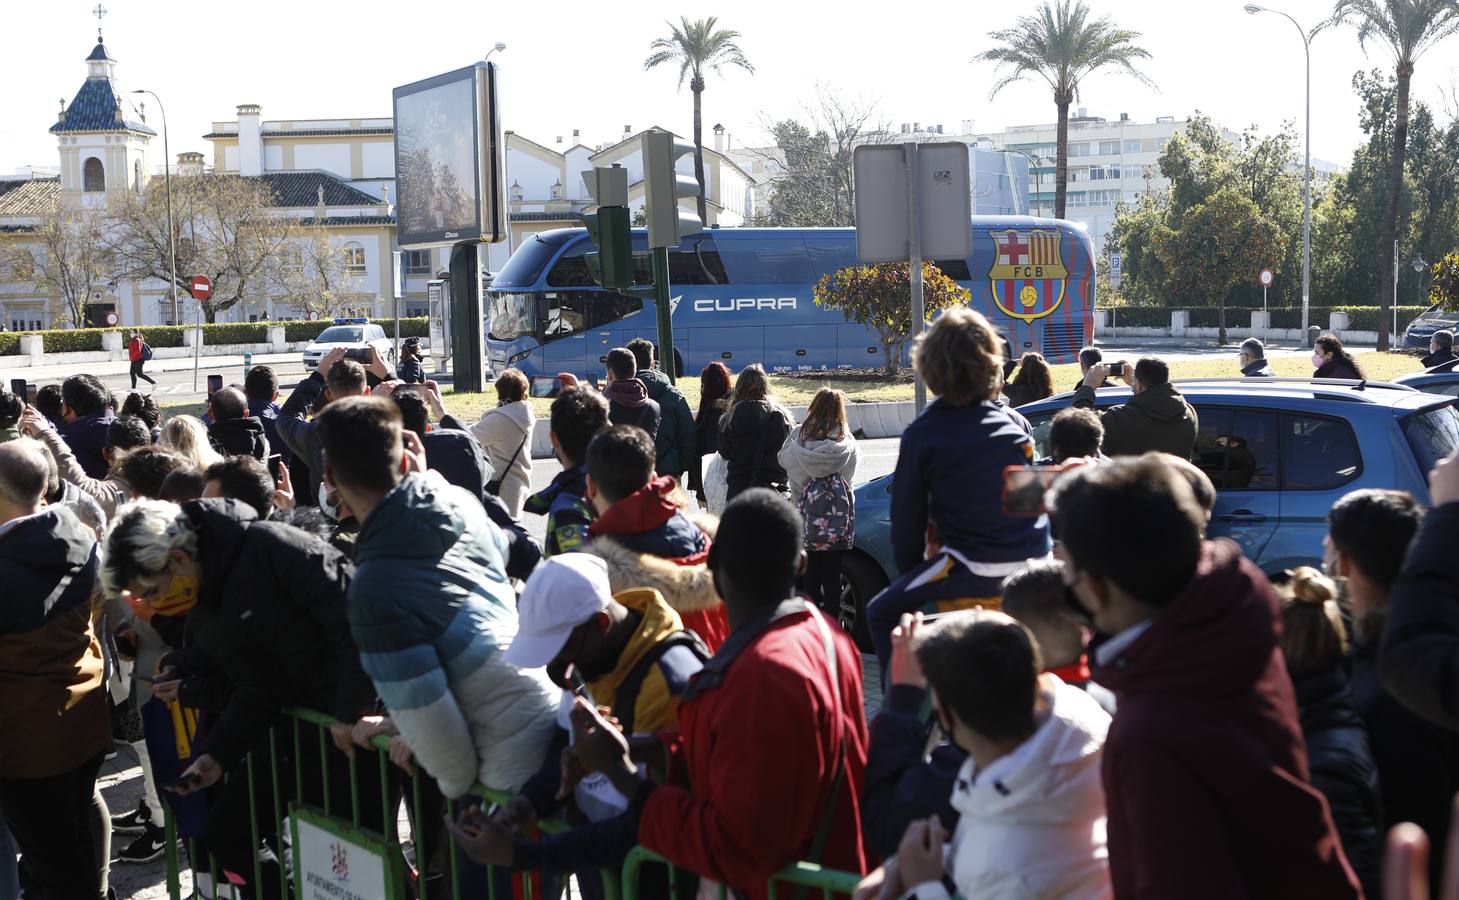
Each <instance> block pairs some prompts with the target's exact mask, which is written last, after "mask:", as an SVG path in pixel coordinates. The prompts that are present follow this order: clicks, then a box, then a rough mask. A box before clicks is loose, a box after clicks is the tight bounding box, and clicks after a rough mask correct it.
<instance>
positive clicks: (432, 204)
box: [394, 62, 506, 249]
mask: <svg viewBox="0 0 1459 900" xmlns="http://www.w3.org/2000/svg"><path fill="white" fill-rule="evenodd" d="M394 107H395V179H396V181H395V183H396V195H395V215H396V227H397V237H398V242H399V244H400V246H401V247H404V248H407V249H421V248H425V247H439V246H450V245H453V244H459V243H462V242H465V241H485V242H487V243H494V242H496V241H501V240H505V239H506V205H505V197H504V190H503V188H502V184H501V181H502V165H503V159H502V156H503V153H504V152H505V147H504V145H503V143H502V134H501V122H500V119H499V118H498V115H497V104H496V66H495V65H494V64H492V63H489V62H483V63H477V64H475V65H471V66H467V67H465V68H463V69H457V70H456V71H454V72H447V73H445V74H444V75H437V76H435V77H434V78H427V79H425V80H423V81H417V82H415V83H414V84H407V85H404V86H403V87H398V88H396V89H395V91H394Z"/></svg>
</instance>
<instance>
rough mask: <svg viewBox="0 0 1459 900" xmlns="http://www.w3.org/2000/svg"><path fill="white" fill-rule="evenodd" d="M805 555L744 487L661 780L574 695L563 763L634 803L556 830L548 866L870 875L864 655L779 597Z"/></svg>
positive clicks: (755, 879) (733, 506) (468, 843)
mask: <svg viewBox="0 0 1459 900" xmlns="http://www.w3.org/2000/svg"><path fill="white" fill-rule="evenodd" d="M801 546H802V534H801V519H800V515H799V514H798V513H797V512H796V510H795V508H794V507H792V506H791V505H790V504H789V503H788V502H786V501H785V500H784V499H782V498H781V497H780V496H779V495H778V494H775V493H774V492H772V491H769V490H765V489H761V488H756V489H751V490H747V491H745V492H744V493H743V494H741V495H739V496H738V497H736V498H735V499H734V501H733V502H731V503H730V504H729V506H727V507H726V508H725V512H724V517H723V518H722V520H721V522H720V529H719V535H718V537H717V538H716V540H715V543H714V546H713V549H711V550H710V555H709V568H710V570H711V571H712V572H713V574H714V580H715V584H716V585H717V586H718V588H719V594H720V596H721V597H723V598H724V602H725V605H726V606H727V607H728V610H729V623H730V629H731V633H730V637H729V640H727V641H726V642H725V643H724V645H723V646H722V647H720V649H719V652H717V653H716V654H715V655H714V657H713V658H712V659H710V660H709V662H707V663H705V665H704V669H703V670H702V671H701V672H700V673H699V674H698V675H696V676H695V677H694V679H693V680H692V681H690V682H689V687H688V688H687V689H686V690H685V692H684V693H683V695H682V696H681V697H680V702H679V728H680V733H681V735H682V737H681V738H680V739H679V741H678V742H677V743H676V744H675V745H674V746H673V747H672V748H671V760H670V766H669V777H668V779H667V782H668V783H665V784H655V783H652V782H650V781H648V780H646V779H645V778H644V777H643V776H641V775H640V774H639V772H638V769H637V766H636V765H635V763H634V762H633V761H632V759H631V758H630V756H629V746H628V742H627V739H626V738H624V736H623V734H622V732H620V731H619V730H618V729H616V728H614V727H613V726H612V725H611V724H610V723H609V722H608V721H607V720H605V719H604V718H603V717H602V716H601V715H599V714H598V712H597V710H595V709H593V708H592V707H591V706H589V705H588V704H587V703H586V701H583V700H579V701H578V705H577V707H576V708H575V709H574V711H573V731H574V738H573V746H572V749H573V753H574V754H575V755H576V757H577V759H578V761H579V763H580V765H575V766H573V767H572V768H577V769H581V770H583V771H597V772H602V773H603V774H604V775H605V776H607V778H608V779H609V780H610V781H611V782H612V784H613V786H614V787H615V788H617V789H618V791H619V792H620V793H622V794H623V795H624V796H626V797H629V798H630V802H629V808H628V811H627V812H626V813H624V814H623V815H621V816H619V817H617V818H616V819H611V820H608V821H606V822H598V823H594V824H593V825H590V826H585V827H583V828H578V829H574V830H573V831H572V832H569V833H568V834H566V835H557V836H555V837H554V839H553V841H552V844H553V846H552V850H553V859H554V860H555V864H556V865H560V866H561V867H570V866H575V865H577V864H580V863H583V862H587V863H591V864H593V865H598V866H612V865H616V864H618V863H621V862H622V858H623V856H624V855H626V854H627V852H628V850H630V849H631V848H632V846H633V844H634V843H635V842H637V843H641V844H642V845H643V846H645V847H647V848H648V849H650V850H653V851H654V852H656V853H659V854H661V855H662V856H664V857H666V858H667V859H668V860H669V861H670V862H671V863H674V864H675V865H677V866H679V867H681V868H684V869H687V870H689V871H691V872H695V873H698V874H700V875H702V876H705V877H707V878H710V879H712V880H714V881H716V882H720V883H722V884H724V885H726V886H727V887H729V888H731V889H733V890H735V891H738V892H740V893H742V894H744V895H746V896H748V897H749V898H751V900H764V898H766V897H767V896H768V890H767V883H768V881H769V879H770V877H771V876H772V875H773V874H775V872H777V871H778V870H780V869H781V868H783V867H785V866H786V865H788V864H790V863H793V862H796V861H797V860H807V861H811V862H818V863H820V864H822V865H824V866H826V867H827V868H831V869H840V870H846V871H851V872H858V873H864V872H865V871H866V854H865V851H864V850H863V847H862V837H861V824H860V823H861V816H860V812H861V810H860V799H859V798H860V795H861V786H862V782H863V771H864V769H865V767H866V721H865V718H864V717H863V714H862V696H861V656H860V654H859V653H858V652H857V650H856V647H855V646H854V645H853V644H852V643H851V640H850V639H849V638H848V637H846V635H845V634H844V633H843V632H841V631H840V630H839V629H838V628H837V627H836V626H835V625H833V624H831V623H829V622H827V621H826V619H825V617H824V616H822V615H821V614H820V612H818V611H817V610H816V609H815V608H814V607H813V606H811V605H810V604H808V603H806V602H805V601H804V600H800V599H786V598H789V597H793V596H794V592H795V576H796V573H797V572H798V571H799V569H800V568H801V567H802V566H803V565H804V552H803V551H802V550H801ZM684 785H688V786H684ZM452 830H453V833H454V835H455V837H456V840H457V842H458V843H460V844H461V845H462V846H463V848H464V849H465V850H466V852H467V854H468V855H470V856H471V857H472V858H473V859H475V860H477V861H479V862H483V863H490V864H495V865H512V864H513V863H514V862H521V861H523V860H518V859H517V857H518V856H519V855H522V856H523V857H524V858H525V853H526V850H527V848H526V847H524V846H523V845H521V844H518V845H516V846H515V847H514V846H513V843H512V839H511V835H510V833H508V832H507V831H506V829H505V828H504V827H502V826H499V825H496V824H493V823H491V822H488V821H486V820H485V819H483V818H482V817H481V816H480V815H479V813H475V812H467V813H465V814H463V816H462V818H461V820H460V821H459V822H457V823H454V825H453V829H452Z"/></svg>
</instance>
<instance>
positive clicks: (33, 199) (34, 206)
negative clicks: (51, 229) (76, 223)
mask: <svg viewBox="0 0 1459 900" xmlns="http://www.w3.org/2000/svg"><path fill="white" fill-rule="evenodd" d="M60 196H61V179H59V178H28V179H24V180H14V179H12V180H4V181H0V216H38V215H40V214H42V213H44V212H45V211H46V210H47V209H50V207H51V205H52V204H53V203H55V202H56V199H57V198H58V197H60Z"/></svg>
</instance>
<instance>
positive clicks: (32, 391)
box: [25, 384, 40, 406]
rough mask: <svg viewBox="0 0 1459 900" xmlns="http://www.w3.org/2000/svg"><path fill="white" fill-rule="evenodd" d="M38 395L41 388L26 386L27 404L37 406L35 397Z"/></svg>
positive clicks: (31, 385)
mask: <svg viewBox="0 0 1459 900" xmlns="http://www.w3.org/2000/svg"><path fill="white" fill-rule="evenodd" d="M38 393H40V388H38V387H36V386H35V385H33V384H27V385H26V386H25V402H26V403H29V404H30V405H31V406H35V395H36V394H38Z"/></svg>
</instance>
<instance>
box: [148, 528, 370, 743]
mask: <svg viewBox="0 0 1459 900" xmlns="http://www.w3.org/2000/svg"><path fill="white" fill-rule="evenodd" d="M182 509H183V514H184V515H186V516H187V517H188V518H189V519H191V520H192V522H193V525H194V528H195V529H196V533H197V538H198V548H197V562H198V564H199V566H200V568H201V570H202V575H201V578H202V584H201V588H200V590H199V593H198V603H197V606H196V607H195V608H194V609H193V611H192V612H191V613H189V614H188V615H187V619H186V631H185V639H184V643H185V644H186V646H185V647H184V648H183V649H182V650H180V651H178V652H177V653H174V654H171V655H169V656H167V657H164V658H163V660H162V665H164V666H168V665H172V666H176V667H177V668H178V670H179V673H181V674H184V675H186V674H190V673H197V674H209V673H210V672H211V671H215V670H216V671H221V673H222V674H223V675H225V676H226V677H227V679H228V682H229V683H230V684H231V686H232V693H231V695H230V696H229V697H228V700H227V703H226V705H225V706H224V708H223V711H222V713H221V714H220V715H219V716H218V717H217V718H216V719H214V720H213V722H212V724H211V726H210V730H209V732H208V736H207V737H206V738H205V739H204V740H203V743H202V746H201V747H200V748H199V750H200V752H202V753H207V754H210V755H211V756H212V757H213V758H214V759H216V760H218V762H219V763H220V764H221V765H222V766H223V767H224V768H225V769H226V768H228V767H230V766H232V765H233V764H235V763H237V762H238V761H239V760H240V759H241V758H242V757H243V756H244V754H245V753H247V752H248V751H249V750H250V749H251V748H253V747H254V746H255V745H257V744H258V743H259V742H260V741H263V740H265V739H266V737H267V735H268V726H269V725H271V724H273V723H274V721H275V719H276V718H277V717H278V715H279V712H280V710H282V709H283V708H284V707H286V706H302V707H307V708H309V709H314V710H318V711H320V712H324V713H328V714H330V715H333V716H334V717H336V718H338V719H340V720H341V721H345V722H354V721H355V720H356V719H358V718H359V717H360V715H362V714H366V713H369V712H371V711H372V710H373V707H374V699H375V689H374V686H373V685H372V684H371V682H370V679H369V678H368V677H367V676H366V675H365V673H364V670H363V669H361V668H360V657H359V652H358V651H357V650H356V649H355V643H354V639H353V638H352V637H351V636H350V628H349V622H348V620H347V619H346V614H345V605H346V592H347V591H348V589H349V582H350V578H351V576H352V575H353V568H352V566H351V565H350V563H349V561H348V560H347V559H345V557H344V556H342V555H341V554H340V553H339V551H337V550H335V549H334V548H333V547H331V546H330V545H329V544H327V543H325V542H324V541H323V540H320V539H319V538H318V537H315V536H314V535H312V534H307V533H305V532H303V531H300V530H299V529H297V528H293V527H291V526H288V525H281V524H278V523H274V522H260V521H257V517H256V516H255V514H254V512H253V510H252V509H250V508H249V507H247V506H244V505H243V504H241V503H238V502H237V501H234V500H194V501H192V502H191V503H187V504H185V505H184V506H183V508H182Z"/></svg>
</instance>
